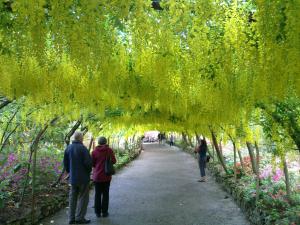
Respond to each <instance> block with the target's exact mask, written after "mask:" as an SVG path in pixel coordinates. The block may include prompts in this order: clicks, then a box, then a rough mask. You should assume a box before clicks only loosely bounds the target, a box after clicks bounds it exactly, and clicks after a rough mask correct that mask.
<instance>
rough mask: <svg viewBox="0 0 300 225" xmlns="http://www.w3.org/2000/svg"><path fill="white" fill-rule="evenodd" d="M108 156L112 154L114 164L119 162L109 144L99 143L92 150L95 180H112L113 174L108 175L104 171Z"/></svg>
mask: <svg viewBox="0 0 300 225" xmlns="http://www.w3.org/2000/svg"><path fill="white" fill-rule="evenodd" d="M108 156H111V161H112V163H113V164H115V163H116V162H117V160H116V157H115V154H114V152H113V150H112V149H111V148H110V147H108V145H98V146H97V147H96V148H95V149H94V151H93V152H92V161H93V167H94V169H93V180H94V181H95V182H107V181H111V176H106V175H105V172H104V165H105V160H106V157H108Z"/></svg>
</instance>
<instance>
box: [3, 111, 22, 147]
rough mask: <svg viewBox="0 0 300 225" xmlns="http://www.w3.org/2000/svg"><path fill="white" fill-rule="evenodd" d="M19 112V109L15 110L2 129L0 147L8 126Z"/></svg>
mask: <svg viewBox="0 0 300 225" xmlns="http://www.w3.org/2000/svg"><path fill="white" fill-rule="evenodd" d="M19 110H20V107H18V108H17V110H16V111H15V112H14V114H13V115H12V116H11V117H10V119H9V121H8V122H7V124H6V126H5V128H4V131H3V134H2V137H1V141H0V144H1V145H2V143H3V139H4V137H5V134H6V133H7V130H8V127H9V125H10V124H11V122H12V121H13V119H14V118H15V116H16V115H17V113H18V112H19Z"/></svg>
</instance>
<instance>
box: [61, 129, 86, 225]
mask: <svg viewBox="0 0 300 225" xmlns="http://www.w3.org/2000/svg"><path fill="white" fill-rule="evenodd" d="M82 142H83V134H82V133H81V132H75V134H74V141H73V142H72V144H70V145H69V146H68V147H67V148H66V150H65V154H64V166H65V168H66V171H67V173H69V175H70V177H69V183H70V185H71V189H70V193H69V224H87V223H90V222H91V221H90V220H87V219H85V218H84V217H85V215H86V211H87V206H88V202H89V182H90V173H91V171H92V159H91V156H90V154H89V151H88V149H87V148H86V147H85V146H84V145H83V143H82ZM77 201H78V202H79V205H78V207H77ZM76 208H77V210H76ZM75 214H76V215H75Z"/></svg>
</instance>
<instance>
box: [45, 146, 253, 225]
mask: <svg viewBox="0 0 300 225" xmlns="http://www.w3.org/2000/svg"><path fill="white" fill-rule="evenodd" d="M144 147H145V151H144V152H142V154H141V155H140V156H139V157H138V158H137V159H136V160H135V161H134V162H132V163H131V164H129V165H128V166H127V167H125V168H124V169H123V170H122V171H120V172H119V173H118V174H117V175H115V176H114V177H113V180H112V183H111V190H110V206H109V213H110V216H109V217H108V218H96V216H95V214H94V211H93V195H94V192H93V191H91V193H90V203H89V206H88V213H87V216H86V218H87V219H91V220H92V221H91V224H106V225H158V224H159V225H249V222H247V220H246V218H245V216H244V215H243V213H242V212H241V210H240V209H239V208H238V206H237V205H236V204H235V203H234V201H233V200H232V199H231V198H225V196H227V194H226V193H225V192H224V191H223V190H222V189H221V188H220V187H219V186H218V184H217V183H216V182H215V181H213V178H212V177H208V182H206V183H199V182H197V180H198V179H199V169H198V164H197V161H196V160H195V159H194V158H193V157H191V156H190V155H189V154H187V153H184V152H182V151H180V150H178V149H177V148H176V147H171V148H170V147H169V146H167V145H159V144H145V145H144ZM67 210H68V209H67V208H66V209H63V210H61V211H60V212H58V213H57V214H55V215H54V216H52V217H50V218H48V219H46V220H45V221H42V222H41V224H43V225H50V224H57V225H64V224H68V217H67Z"/></svg>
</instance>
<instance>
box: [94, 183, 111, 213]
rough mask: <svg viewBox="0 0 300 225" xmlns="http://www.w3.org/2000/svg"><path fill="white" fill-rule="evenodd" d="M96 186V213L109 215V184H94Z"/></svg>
mask: <svg viewBox="0 0 300 225" xmlns="http://www.w3.org/2000/svg"><path fill="white" fill-rule="evenodd" d="M94 184H95V213H96V214H100V213H107V212H108V204H109V186H110V181H108V182H94Z"/></svg>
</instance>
